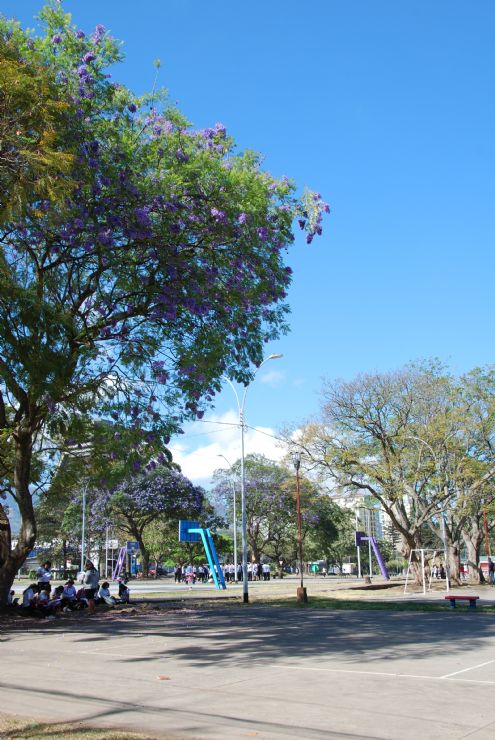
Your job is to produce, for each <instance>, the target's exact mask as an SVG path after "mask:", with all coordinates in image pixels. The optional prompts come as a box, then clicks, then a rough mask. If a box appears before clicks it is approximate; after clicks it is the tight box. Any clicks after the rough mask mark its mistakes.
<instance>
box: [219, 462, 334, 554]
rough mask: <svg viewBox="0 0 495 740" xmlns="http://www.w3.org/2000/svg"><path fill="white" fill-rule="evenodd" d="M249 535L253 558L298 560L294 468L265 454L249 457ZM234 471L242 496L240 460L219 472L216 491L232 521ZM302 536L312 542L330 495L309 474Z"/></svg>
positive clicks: (304, 482) (305, 484) (304, 488)
mask: <svg viewBox="0 0 495 740" xmlns="http://www.w3.org/2000/svg"><path fill="white" fill-rule="evenodd" d="M244 469H245V490H246V519H247V537H248V547H249V551H250V556H251V560H252V561H253V562H259V560H260V558H261V557H262V556H264V557H267V558H270V559H271V560H274V561H275V562H277V563H278V561H279V560H281V559H282V560H286V561H291V560H296V559H297V509H296V480H295V474H294V471H293V470H291V469H290V468H288V467H287V466H285V465H282V464H280V463H277V462H274V461H273V460H269V459H268V458H266V457H265V456H264V455H258V454H255V455H247V457H246V459H245V465H244ZM232 473H233V474H234V475H235V476H237V481H235V486H236V488H237V495H238V496H239V476H240V461H239V460H238V461H237V462H236V463H235V464H234V465H233V466H232V471H230V470H228V471H227V470H222V469H220V470H217V471H216V472H215V485H214V489H213V491H214V494H215V496H216V498H217V500H218V501H219V502H223V503H224V505H226V513H227V519H228V521H231V520H232V513H233V506H232V504H233V501H232V482H233V481H232ZM300 491H301V536H302V539H303V541H304V542H305V544H306V542H307V541H309V539H310V535H311V533H313V532H314V531H315V529H316V528H317V527H318V525H319V523H320V513H321V511H323V510H325V511H326V503H327V500H328V497H327V496H326V495H324V494H321V493H320V491H319V490H318V488H317V486H316V485H315V484H314V483H312V482H311V481H310V480H308V479H307V478H305V477H302V478H301V486H300Z"/></svg>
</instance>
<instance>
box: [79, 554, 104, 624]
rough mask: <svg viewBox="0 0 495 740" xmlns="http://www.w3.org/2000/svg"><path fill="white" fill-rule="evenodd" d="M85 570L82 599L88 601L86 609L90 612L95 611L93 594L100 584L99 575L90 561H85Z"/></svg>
mask: <svg viewBox="0 0 495 740" xmlns="http://www.w3.org/2000/svg"><path fill="white" fill-rule="evenodd" d="M85 568H86V570H85V572H84V578H83V584H84V597H85V598H86V599H87V601H88V608H89V611H90V612H94V610H95V594H96V591H97V590H98V584H99V582H100V574H99V573H98V571H97V570H96V568H95V566H94V565H93V563H92V562H91V560H87V561H86V566H85Z"/></svg>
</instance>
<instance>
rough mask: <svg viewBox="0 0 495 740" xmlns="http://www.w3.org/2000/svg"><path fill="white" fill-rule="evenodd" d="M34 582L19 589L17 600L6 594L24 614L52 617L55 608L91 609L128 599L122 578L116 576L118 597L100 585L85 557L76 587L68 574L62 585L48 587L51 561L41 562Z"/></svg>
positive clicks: (95, 573)
mask: <svg viewBox="0 0 495 740" xmlns="http://www.w3.org/2000/svg"><path fill="white" fill-rule="evenodd" d="M36 575H37V578H38V582H37V583H31V584H30V585H29V586H28V587H27V588H25V589H24V591H23V592H22V602H21V604H18V599H16V598H15V592H14V591H11V592H10V595H9V602H10V605H11V606H13V607H19V609H20V611H21V613H22V614H24V615H30V616H36V617H41V618H46V619H55V618H56V612H57V611H64V612H72V611H78V610H79V609H89V610H90V611H94V609H95V606H96V605H97V604H107V605H108V606H115V604H117V603H121V604H122V603H126V604H127V603H129V597H130V594H129V589H128V587H127V585H126V578H125V577H122V578H120V579H119V598H118V599H117V598H115V597H114V596H112V595H111V594H110V584H109V583H108V581H104V582H103V583H102V584H101V585H100V575H99V573H98V571H97V570H96V568H95V567H94V565H93V563H92V562H91V561H90V560H88V561H87V562H86V565H85V571H84V576H83V578H82V585H81V587H80V588H76V586H75V584H74V581H73V580H72V579H71V578H69V580H68V581H66V583H65V584H64V585H63V586H62V585H60V586H56V587H54V588H52V587H51V585H50V581H51V579H52V571H51V563H50V562H49V561H47V562H45V563H43V565H42V566H41V567H40V568H38V571H37V573H36Z"/></svg>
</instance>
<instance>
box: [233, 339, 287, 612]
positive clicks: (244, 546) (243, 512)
mask: <svg viewBox="0 0 495 740" xmlns="http://www.w3.org/2000/svg"><path fill="white" fill-rule="evenodd" d="M280 357H283V355H281V354H272V355H269V356H268V357H265V359H264V360H263V362H261V363H260V364H259V365H258V367H257V369H256V371H255V373H254V375H253V380H252V381H251V383H248V385H246V387H245V388H244V393H243V395H242V401H241V400H240V399H239V394H238V393H237V390H236V388H235V385H234V384H233V383H232V381H231V380H230V378H227V377H225V380H226V381H227V383H228V384H229V385H230V387H231V388H232V390H233V392H234V395H235V398H236V401H237V408H238V411H239V427H240V430H241V526H242V600H243V603H244V604H248V603H249V591H248V570H247V515H246V479H245V472H244V428H245V425H246V422H245V416H244V407H245V405H246V395H247V392H248V390H249V388H250V386H251V384H252V383H253V381H254V379H255V377H256V374H257V373H258V372H259V370H260V369H261V367H262V366H263V365H264V364H265V362H268V361H269V360H278V359H279V358H280Z"/></svg>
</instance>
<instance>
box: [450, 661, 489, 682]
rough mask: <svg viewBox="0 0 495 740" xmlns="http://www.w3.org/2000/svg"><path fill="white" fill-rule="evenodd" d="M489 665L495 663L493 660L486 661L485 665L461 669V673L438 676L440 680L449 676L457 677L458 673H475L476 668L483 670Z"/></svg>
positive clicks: (480, 664) (479, 664) (455, 672)
mask: <svg viewBox="0 0 495 740" xmlns="http://www.w3.org/2000/svg"><path fill="white" fill-rule="evenodd" d="M491 663H495V658H494V659H493V660H487V661H486V663H478V665H473V666H471V668H463V669H462V671H454V673H446V674H445V676H440V678H450V677H451V676H458V675H459V673H466V672H467V671H475V670H476V669H477V668H483V666H485V665H490V664H491Z"/></svg>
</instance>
